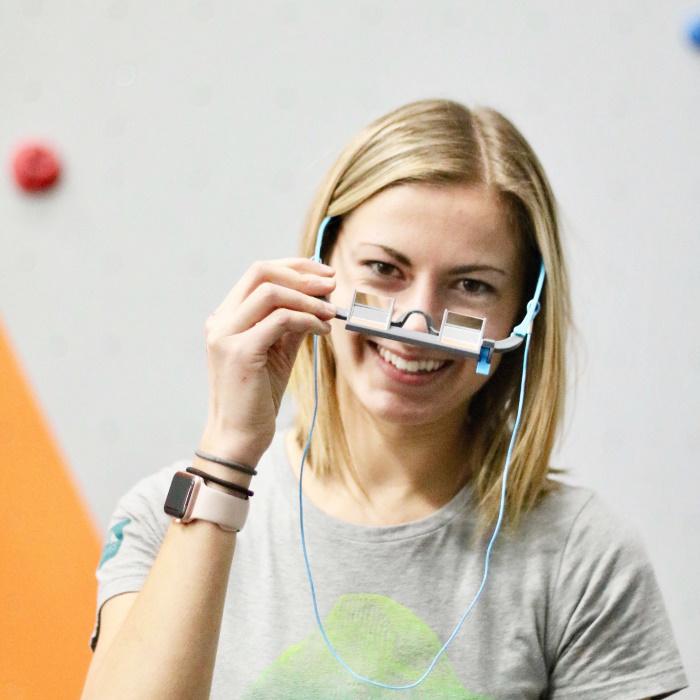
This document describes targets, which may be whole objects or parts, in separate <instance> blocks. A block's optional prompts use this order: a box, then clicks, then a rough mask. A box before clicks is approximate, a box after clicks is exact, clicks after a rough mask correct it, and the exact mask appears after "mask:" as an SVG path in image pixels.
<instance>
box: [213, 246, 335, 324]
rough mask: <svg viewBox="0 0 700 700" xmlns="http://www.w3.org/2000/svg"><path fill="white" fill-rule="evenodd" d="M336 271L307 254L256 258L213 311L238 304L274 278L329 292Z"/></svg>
mask: <svg viewBox="0 0 700 700" xmlns="http://www.w3.org/2000/svg"><path fill="white" fill-rule="evenodd" d="M334 275H335V272H334V271H333V270H332V268H326V266H325V265H321V264H319V263H316V262H313V261H312V260H307V259H306V258H283V259H281V260H263V261H260V262H256V263H253V264H252V265H251V266H250V267H249V268H248V269H247V270H246V272H245V273H244V275H243V276H242V277H241V279H240V280H239V281H238V282H237V283H236V284H235V285H234V286H233V288H232V289H231V291H230V292H229V293H228V295H227V296H226V298H225V299H224V301H223V302H222V303H221V304H220V305H219V307H218V308H217V309H216V311H214V313H213V314H212V315H217V314H219V313H220V312H221V311H223V310H224V309H232V308H235V307H237V306H238V305H239V304H241V303H242V301H243V300H244V299H245V298H246V297H247V296H248V295H249V294H251V292H252V291H253V290H254V289H255V288H256V287H258V286H260V285H261V284H263V283H264V282H274V283H275V284H280V285H282V286H285V287H290V288H292V289H299V290H300V291H305V292H307V293H309V294H312V295H314V296H319V295H322V294H324V293H328V291H329V290H330V289H331V288H332V287H331V286H330V285H331V284H332V283H331V282H330V281H329V280H332V279H334ZM324 280H325V281H324Z"/></svg>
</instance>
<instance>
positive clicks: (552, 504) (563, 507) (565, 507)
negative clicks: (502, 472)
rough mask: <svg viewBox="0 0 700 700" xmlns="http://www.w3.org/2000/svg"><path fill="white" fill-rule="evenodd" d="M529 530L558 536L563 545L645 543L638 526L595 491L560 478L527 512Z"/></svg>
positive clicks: (592, 546) (608, 546)
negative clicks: (622, 515)
mask: <svg viewBox="0 0 700 700" xmlns="http://www.w3.org/2000/svg"><path fill="white" fill-rule="evenodd" d="M524 527H525V529H526V530H527V531H528V532H529V533H530V534H534V535H537V534H538V533H539V534H540V535H541V536H545V537H547V538H550V539H551V538H555V539H556V540H558V541H559V542H560V544H561V545H562V547H563V548H566V549H571V548H573V549H576V550H578V551H581V548H583V549H584V551H588V550H597V551H600V550H609V549H612V548H615V547H632V548H634V549H638V548H639V547H642V544H641V539H640V537H639V535H638V533H637V530H636V528H635V527H634V526H633V525H632V524H631V523H629V522H627V521H625V520H624V518H622V517H621V516H620V515H619V514H618V513H616V512H615V510H614V508H613V507H612V506H611V505H609V504H608V503H607V502H606V501H605V499H604V498H603V497H601V496H600V495H599V494H598V493H596V492H595V491H593V490H591V489H589V488H586V487H583V486H574V485H571V484H567V483H564V482H561V481H556V482H552V488H551V490H550V491H549V492H548V493H546V494H545V495H544V496H543V497H542V499H541V501H540V503H539V504H538V505H537V506H536V507H535V508H534V509H533V510H532V511H531V512H530V513H529V514H528V515H527V516H526V518H525V522H524Z"/></svg>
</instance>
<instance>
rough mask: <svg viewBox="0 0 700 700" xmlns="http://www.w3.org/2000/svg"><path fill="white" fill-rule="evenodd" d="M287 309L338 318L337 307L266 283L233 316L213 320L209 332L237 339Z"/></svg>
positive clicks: (322, 317)
mask: <svg viewBox="0 0 700 700" xmlns="http://www.w3.org/2000/svg"><path fill="white" fill-rule="evenodd" d="M280 308H286V309H292V310H294V311H304V312H306V313H310V314H314V315H315V316H318V317H320V318H321V319H323V320H329V319H331V318H333V317H334V316H335V307H334V306H333V305H332V304H329V303H328V302H325V301H322V300H321V299H317V298H316V297H313V296H309V295H308V294H304V293H303V292H299V291H297V290H296V289H289V288H288V287H282V286H280V285H278V284H273V283H272V282H263V283H262V284H261V285H260V286H259V287H257V288H256V289H254V290H253V293H252V294H251V295H250V296H248V297H246V298H245V299H244V301H243V303H242V304H240V305H239V306H238V307H237V308H235V309H234V310H233V311H231V312H230V313H227V312H226V311H224V312H222V313H221V314H220V315H219V316H218V317H217V318H216V319H212V321H211V323H210V326H209V332H210V333H211V334H212V336H213V337H220V336H223V335H235V334H236V333H242V332H243V331H247V330H248V329H249V328H252V327H253V326H254V325H255V324H256V323H259V322H260V321H262V320H263V319H264V318H265V317H266V316H269V315H270V313H272V312H273V311H274V310H275V309H280Z"/></svg>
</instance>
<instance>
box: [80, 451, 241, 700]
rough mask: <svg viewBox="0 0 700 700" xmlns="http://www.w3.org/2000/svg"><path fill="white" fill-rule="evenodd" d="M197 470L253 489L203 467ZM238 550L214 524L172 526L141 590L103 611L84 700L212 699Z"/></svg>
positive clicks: (213, 467)
mask: <svg viewBox="0 0 700 700" xmlns="http://www.w3.org/2000/svg"><path fill="white" fill-rule="evenodd" d="M195 461H196V460H195ZM197 466H198V467H199V468H200V469H205V470H206V471H207V472H208V473H210V474H212V475H214V476H217V475H218V476H221V477H222V478H225V479H227V480H229V481H233V480H235V481H237V483H241V485H246V480H247V481H248V482H249V481H250V477H245V476H243V475H241V476H243V478H238V479H234V478H233V477H232V475H231V470H228V469H226V467H219V466H218V465H213V464H212V463H210V462H206V463H205V462H204V461H203V460H202V462H201V464H198V465H197ZM210 486H211V487H212V488H213V487H214V486H215V485H213V484H210ZM235 544H236V533H232V532H225V531H224V530H222V529H221V528H219V527H218V526H217V525H215V524H214V523H209V522H207V521H204V520H201V521H197V520H196V521H194V522H192V523H189V524H188V525H182V524H178V523H175V522H174V521H173V522H172V523H171V524H170V527H169V528H168V531H167V533H166V535H165V538H164V540H163V543H162V545H161V548H160V551H159V552H158V556H157V557H156V560H155V562H154V564H153V567H152V568H151V571H150V572H149V575H148V578H147V579H146V582H145V584H144V587H143V589H142V590H141V591H140V592H139V593H130V594H125V595H122V596H116V597H115V598H112V599H110V600H109V601H107V603H105V605H104V607H103V610H102V616H101V624H100V637H99V641H98V645H97V648H96V651H95V655H94V657H93V659H92V663H91V665H90V669H89V672H88V676H87V679H86V684H85V688H84V690H83V695H82V699H83V700H91V699H92V698H99V699H100V700H109V699H111V698H115V699H116V698H119V699H120V700H123V698H130V699H133V700H139V699H140V698H144V699H145V698H148V699H149V700H152V699H154V698H169V699H173V700H177V699H178V698H182V699H183V700H185V699H187V700H197V699H198V698H202V699H205V698H208V697H209V693H210V688H211V680H212V675H213V670H214V661H215V659H216V649H217V645H218V641H219V631H220V628H221V617H222V614H223V607H224V600H225V597H226V588H227V584H228V578H229V572H230V568H231V561H232V559H233V552H234V548H235Z"/></svg>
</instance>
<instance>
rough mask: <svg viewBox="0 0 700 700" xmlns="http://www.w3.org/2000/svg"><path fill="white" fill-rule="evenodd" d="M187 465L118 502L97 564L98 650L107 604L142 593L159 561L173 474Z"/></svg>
mask: <svg viewBox="0 0 700 700" xmlns="http://www.w3.org/2000/svg"><path fill="white" fill-rule="evenodd" d="M186 466H187V462H177V463H175V464H174V465H172V466H169V467H164V468H163V469H161V470H160V471H158V472H156V473H154V474H151V475H150V476H147V477H145V478H144V479H141V480H140V481H138V482H137V483H136V484H134V486H132V487H131V489H129V491H128V492H127V493H126V494H124V495H123V496H122V497H121V498H120V499H119V501H118V503H117V505H116V508H115V509H114V512H113V513H112V516H111V518H110V521H109V525H108V530H107V534H106V537H105V540H104V545H103V548H102V554H101V556H100V561H99V563H98V565H97V571H96V574H95V575H96V577H97V606H96V614H95V625H94V628H93V631H92V635H91V637H90V648H91V649H92V650H93V651H94V650H95V647H96V645H97V639H98V636H99V634H100V613H101V611H102V606H103V605H104V603H105V602H106V601H107V600H109V599H110V598H113V597H114V596H116V595H119V594H120V593H128V592H131V591H140V590H141V588H142V587H143V584H144V581H145V580H146V577H147V576H148V572H149V571H150V570H151V566H152V565H153V562H154V561H155V558H156V556H157V555H158V551H159V550H160V545H161V543H162V542H163V538H164V537H165V532H166V530H167V528H168V525H169V523H170V520H171V518H170V517H169V516H168V515H167V514H166V513H165V512H164V510H163V504H164V502H165V497H166V495H167V492H168V489H169V488H170V481H171V478H172V475H173V474H174V473H175V472H176V471H177V470H178V469H184V468H185V467H186Z"/></svg>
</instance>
